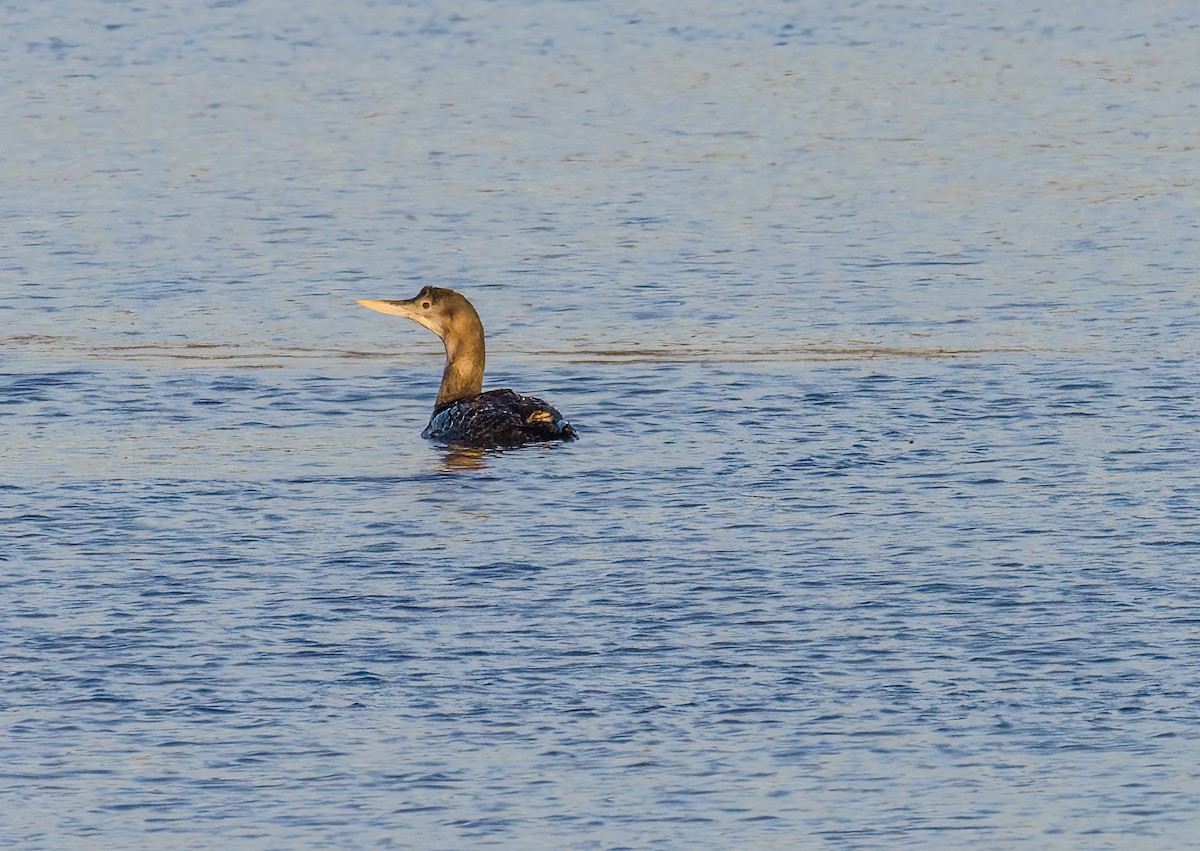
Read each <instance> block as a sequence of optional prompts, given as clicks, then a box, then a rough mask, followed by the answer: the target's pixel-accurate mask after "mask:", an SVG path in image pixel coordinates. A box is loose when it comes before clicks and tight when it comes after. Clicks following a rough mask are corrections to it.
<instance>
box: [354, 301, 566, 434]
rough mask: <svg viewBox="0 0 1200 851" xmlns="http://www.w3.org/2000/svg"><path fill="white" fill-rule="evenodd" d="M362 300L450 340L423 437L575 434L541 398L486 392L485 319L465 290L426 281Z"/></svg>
mask: <svg viewBox="0 0 1200 851" xmlns="http://www.w3.org/2000/svg"><path fill="white" fill-rule="evenodd" d="M359 304H361V305H363V306H364V307H369V308H371V309H372V310H378V311H379V312H380V313H391V314H394V315H396V316H403V317H405V318H407V319H411V320H413V321H414V322H417V323H419V324H421V325H424V326H425V327H426V328H428V329H429V330H430V331H432V332H433V333H435V334H437V335H438V336H439V337H441V339H442V343H443V344H445V346H446V368H445V370H444V371H443V372H442V384H441V387H439V388H438V395H437V401H435V402H434V405H433V416H431V417H430V418H429V425H428V426H426V427H425V431H423V432H422V433H421V436H422V437H427V438H429V439H431V440H437V441H440V442H442V443H452V444H456V445H459V446H481V447H488V446H519V445H521V444H523V443H535V442H538V441H544V440H574V439H575V437H576V434H575V429H574V428H572V427H571V424H570V423H568V422H567V421H566V420H564V419H563V416H562V414H560V413H559V412H558V411H557V410H556V409H555V408H553V407H551V406H550V405H547V404H546V403H545V402H543V401H542V400H541V399H536V398H534V397H532V396H521V395H519V394H517V393H514V392H513V391H511V390H489V391H487V392H486V393H484V392H482V390H483V369H484V363H485V355H484V345H483V323H482V322H480V320H479V314H478V313H476V312H475V308H474V307H473V306H472V305H471V302H469V301H467V299H466V297H465V296H463V295H462V294H461V293H457V292H455V291H454V290H447V289H442V288H440V287H425V288H424V289H422V290H421V292H419V293H418V294H417V296H416V297H415V298H410V299H405V300H403V301H370V300H367V301H359Z"/></svg>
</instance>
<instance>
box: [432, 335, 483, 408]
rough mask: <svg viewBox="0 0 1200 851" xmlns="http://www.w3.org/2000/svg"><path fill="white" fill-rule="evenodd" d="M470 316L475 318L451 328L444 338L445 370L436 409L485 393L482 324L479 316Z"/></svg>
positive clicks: (435, 403) (434, 404) (435, 405)
mask: <svg viewBox="0 0 1200 851" xmlns="http://www.w3.org/2000/svg"><path fill="white" fill-rule="evenodd" d="M469 319H470V320H472V321H467V322H464V323H463V325H462V326H461V327H457V328H454V329H452V330H451V331H450V332H449V333H447V334H446V336H445V337H444V338H443V339H442V342H443V343H445V344H446V369H445V370H444V371H443V372H442V386H441V387H440V388H438V395H437V401H436V402H434V403H433V406H434V407H435V408H436V407H438V406H439V405H445V404H447V403H449V402H453V401H455V400H456V399H462V398H464V397H466V396H474V395H475V394H477V393H482V392H483V367H484V361H485V357H484V351H483V323H482V322H480V321H479V318H478V317H469Z"/></svg>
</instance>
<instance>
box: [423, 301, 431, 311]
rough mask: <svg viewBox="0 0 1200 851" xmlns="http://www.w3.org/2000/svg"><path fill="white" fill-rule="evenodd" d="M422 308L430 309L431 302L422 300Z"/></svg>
mask: <svg viewBox="0 0 1200 851" xmlns="http://www.w3.org/2000/svg"><path fill="white" fill-rule="evenodd" d="M421 309H422V310H428V309H429V302H427V301H423V302H421Z"/></svg>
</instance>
